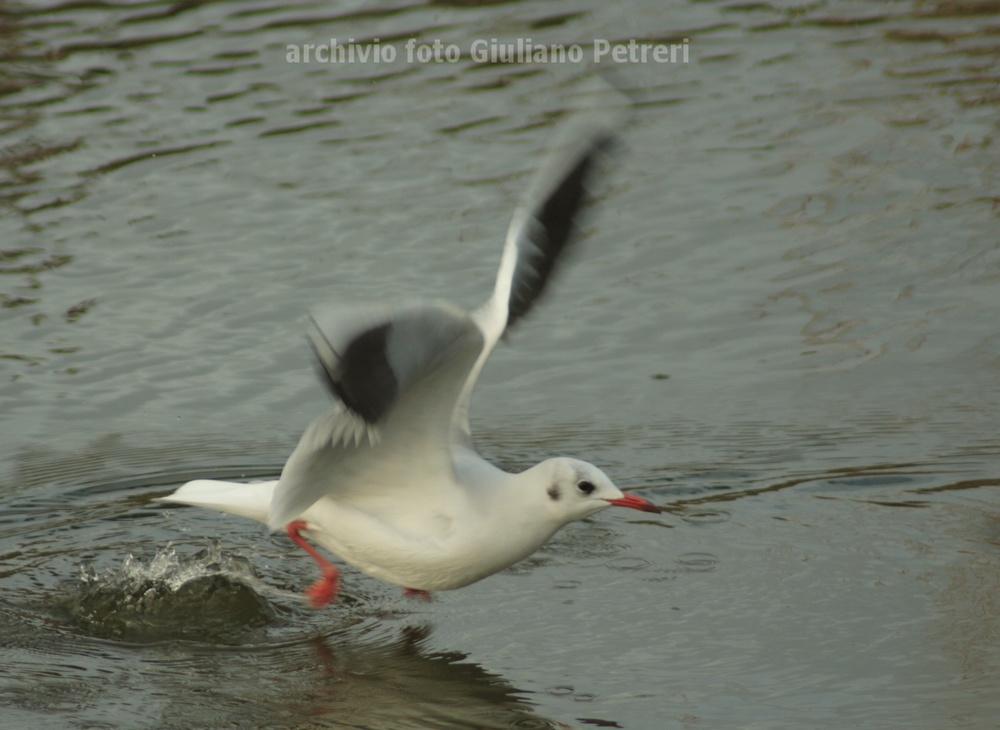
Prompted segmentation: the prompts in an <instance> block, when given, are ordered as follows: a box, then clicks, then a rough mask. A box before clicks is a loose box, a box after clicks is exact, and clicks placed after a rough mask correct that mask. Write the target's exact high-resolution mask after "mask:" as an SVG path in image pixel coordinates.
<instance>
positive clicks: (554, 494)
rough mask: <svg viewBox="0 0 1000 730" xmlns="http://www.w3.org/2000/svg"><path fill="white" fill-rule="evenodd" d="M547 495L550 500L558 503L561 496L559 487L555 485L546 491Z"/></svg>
mask: <svg viewBox="0 0 1000 730" xmlns="http://www.w3.org/2000/svg"><path fill="white" fill-rule="evenodd" d="M546 494H548V495H549V498H551V499H552V501H553V502H558V501H559V497H560V496H561V495H560V494H559V487H557V486H556V485H555V484H553V485H552V486H551V487H549V488H548V489H547V490H546Z"/></svg>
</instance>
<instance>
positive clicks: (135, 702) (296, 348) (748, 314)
mask: <svg viewBox="0 0 1000 730" xmlns="http://www.w3.org/2000/svg"><path fill="white" fill-rule="evenodd" d="M331 38H337V39H340V40H341V41H347V39H349V38H353V39H355V41H356V42H357V43H358V44H359V45H360V46H363V45H365V44H368V45H371V44H373V43H374V42H375V39H379V43H380V44H382V45H383V46H388V45H391V46H393V47H395V48H398V49H399V51H398V54H397V58H396V60H395V61H393V62H385V63H381V62H380V63H372V62H367V63H364V62H355V63H349V62H343V63H323V62H316V61H312V62H309V63H291V62H289V61H288V58H287V56H288V53H289V49H288V47H289V46H290V45H292V46H295V47H296V48H301V47H302V45H303V44H328V43H329V41H330V39H331ZM494 38H495V39H498V41H499V42H516V40H517V39H519V38H520V39H531V41H532V42H533V43H535V44H556V43H559V44H566V45H569V44H579V45H580V46H581V49H582V52H583V54H584V57H585V60H586V61H587V62H581V63H540V62H538V63H536V62H532V61H530V60H528V61H525V62H515V63H480V62H477V61H476V60H475V59H474V58H472V55H471V49H472V44H473V43H474V42H475V41H477V40H486V41H488V40H489V39H494ZM409 39H414V40H413V41H412V43H414V44H420V45H427V46H431V45H432V44H433V43H434V42H435V41H440V42H441V44H442V46H447V45H454V46H457V47H458V49H459V51H460V57H459V59H458V60H457V61H455V62H447V61H445V62H439V63H436V62H426V63H422V62H419V61H417V60H414V61H413V62H409V61H408V60H407V57H406V52H405V50H404V49H405V44H406V43H407V41H408V40H409ZM629 39H639V40H640V41H642V42H643V43H645V44H647V45H648V44H656V43H662V44H684V43H685V41H684V39H687V42H686V47H687V50H688V53H689V60H688V62H687V63H683V62H677V63H673V64H670V63H659V64H658V63H653V62H647V63H641V62H628V61H625V62H620V63H615V62H611V61H609V60H607V59H606V60H605V62H604V63H602V64H601V65H602V67H603V68H607V69H613V70H614V72H615V75H616V77H617V78H618V81H619V83H620V84H622V85H623V86H625V87H626V88H628V89H629V90H630V91H631V92H632V93H633V94H634V96H635V98H636V100H637V111H636V114H635V118H634V121H633V124H632V125H631V127H630V128H629V129H628V130H627V132H626V135H625V136H626V140H627V146H628V151H627V152H626V154H624V155H623V156H622V158H621V160H620V161H619V164H618V167H617V169H616V170H615V172H614V175H613V176H612V178H611V179H610V185H609V188H608V190H607V191H606V192H605V193H604V194H603V195H602V197H601V200H600V203H599V206H598V211H597V214H596V215H595V216H594V217H593V218H592V219H591V220H590V222H589V223H588V226H587V234H586V241H585V244H584V245H583V246H582V247H581V250H580V251H579V252H578V255H576V256H575V257H573V259H572V260H571V261H570V262H568V265H567V266H566V267H565V269H564V270H563V271H562V275H561V276H560V278H559V280H558V281H557V282H556V284H555V285H554V286H553V288H552V291H551V293H550V295H549V296H548V297H547V298H546V299H545V300H544V301H543V302H542V304H541V305H540V306H539V308H538V309H537V310H536V311H535V312H534V313H533V315H532V316H531V317H530V318H528V319H527V321H525V322H524V323H522V324H521V325H520V326H519V328H518V329H517V331H516V332H514V333H512V336H511V337H510V338H509V342H508V343H506V344H505V345H504V346H503V347H502V348H501V349H500V350H499V351H498V352H497V353H496V355H495V356H494V358H493V361H492V362H491V364H490V367H489V368H488V370H487V372H486V375H485V378H484V382H483V383H482V387H481V389H480V391H479V394H478V400H477V402H476V408H475V413H474V420H475V423H474V425H475V427H476V428H477V430H478V434H479V441H480V446H481V448H482V450H483V452H484V453H485V454H486V455H488V456H489V457H490V458H492V459H494V460H496V461H497V462H499V463H501V464H502V465H504V466H505V467H507V468H511V469H520V468H524V467H526V466H528V465H530V464H532V463H534V462H535V461H538V460H540V459H541V458H544V457H546V456H549V455H553V454H567V455H576V456H580V457H583V458H586V459H588V460H590V461H593V462H595V463H597V464H600V465H602V466H604V467H605V468H606V469H607V471H608V472H609V473H611V474H612V476H613V477H614V478H615V479H616V481H618V482H619V484H621V485H622V486H624V487H626V488H629V489H638V490H640V493H641V494H643V495H644V496H646V497H648V498H650V499H652V500H654V501H655V502H657V503H658V504H660V505H661V506H662V507H663V508H664V509H665V513H664V515H662V516H659V517H657V516H651V515H639V514H638V513H635V514H632V513H630V514H622V513H620V512H617V513H614V514H609V513H607V512H606V513H602V514H601V515H600V516H598V517H597V518H595V519H593V520H591V521H589V522H587V523H585V524H582V523H578V524H575V525H572V526H570V527H569V528H567V529H566V530H564V531H563V532H562V533H560V534H559V535H558V536H557V537H556V539H555V540H554V541H553V542H552V543H551V544H550V545H548V546H546V547H545V548H544V549H543V550H542V551H540V552H539V553H538V554H537V555H535V556H533V557H532V558H531V559H529V560H527V561H525V562H524V563H521V564H519V565H517V566H515V567H514V568H512V569H510V570H508V571H506V572H505V573H502V574H500V575H497V576H494V577H491V578H489V579H487V580H485V581H483V582H481V583H479V584H476V585H474V586H471V587H469V588H467V589H463V590H462V591H457V592H451V593H442V594H438V595H437V596H436V597H435V600H434V602H433V603H430V604H425V603H422V602H418V601H411V600H406V599H404V598H403V597H402V596H401V595H400V594H399V593H398V592H397V590H396V589H394V588H393V587H391V586H387V585H385V584H382V583H379V582H378V581H375V580H373V579H369V578H367V577H366V576H363V575H360V574H357V573H354V572H348V573H347V574H346V576H345V591H344V595H343V597H342V599H341V601H340V602H339V603H338V604H337V605H335V606H333V607H331V608H329V609H326V610H323V611H319V612H317V611H313V610H311V609H309V608H308V607H307V606H306V605H305V604H304V603H303V601H302V599H301V597H300V596H301V591H302V589H303V588H304V587H306V586H307V585H308V584H309V583H310V582H311V581H312V580H313V579H314V578H315V575H314V570H315V567H314V565H313V564H312V563H311V561H309V560H308V558H307V557H306V556H304V555H302V554H301V551H299V550H298V549H297V548H295V546H294V545H292V544H291V543H290V542H289V541H288V540H287V538H284V537H282V536H280V535H275V536H269V535H267V534H266V532H265V531H264V529H263V528H262V527H261V526H259V525H256V524H253V523H249V522H246V521H242V520H240V519H237V518H233V517H226V516H223V515H218V514H215V513H212V512H207V511H199V510H194V509H183V508H170V507H164V506H162V505H160V504H158V503H155V502H153V501H152V500H153V499H154V498H155V497H157V496H161V495H163V494H166V493H168V492H169V491H170V490H171V489H173V488H175V487H176V486H177V485H178V484H179V483H182V482H183V481H185V480H186V479H188V478H191V477H193V476H215V477H222V478H246V479H253V478H263V477H273V476H274V475H275V474H277V473H278V471H279V470H280V468H281V465H282V463H283V461H284V459H285V458H286V456H287V455H288V453H289V451H290V449H291V448H292V446H293V445H294V443H295V442H296V440H297V438H298V435H299V434H300V433H301V431H302V429H303V428H304V427H305V425H306V424H307V423H308V422H309V421H310V420H311V419H312V418H314V417H315V416H316V415H317V414H318V413H320V412H321V411H322V409H323V408H324V407H325V405H326V402H325V396H324V395H323V392H322V389H321V387H320V386H319V384H318V383H317V382H316V380H315V377H314V373H313V370H312V366H311V363H310V361H309V353H308V351H307V348H306V347H305V345H304V339H303V336H302V332H303V323H304V319H305V313H306V311H307V309H308V308H309V307H311V306H314V305H316V304H318V303H321V302H324V301H327V300H331V299H339V300H348V301H350V300H370V299H384V298H392V297H403V298H406V297H415V296H432V297H445V298H449V299H452V300H454V301H456V302H458V303H459V304H461V305H463V306H471V305H474V304H476V303H477V302H478V301H479V300H480V299H481V298H482V297H483V292H484V291H485V290H486V288H487V287H488V286H489V285H490V281H491V277H492V275H493V272H494V267H495V263H496V259H497V255H498V248H499V244H500V241H501V238H502V235H503V231H504V229H505V226H506V223H507V219H508V216H509V214H510V211H511V210H512V208H513V205H514V203H515V202H516V200H517V197H518V195H519V191H520V190H521V188H522V187H523V185H524V184H525V182H526V180H527V179H528V177H529V175H530V173H531V171H532V169H533V168H534V166H535V164H536V162H537V159H538V155H539V152H540V151H541V150H542V149H543V148H544V145H545V140H546V138H547V134H548V133H549V131H550V130H551V128H552V126H553V125H554V124H555V122H556V121H557V120H558V118H559V117H560V113H561V112H562V111H563V110H565V109H566V108H568V107H570V106H572V105H573V104H574V103H576V102H577V101H578V100H579V97H580V95H581V93H582V92H581V88H582V87H583V86H584V82H585V80H586V78H587V77H588V76H589V75H590V74H591V72H592V64H591V63H589V61H590V60H591V59H592V58H593V54H594V50H595V49H596V48H598V47H599V46H600V42H601V41H602V40H606V41H612V42H616V41H628V40H629ZM998 39H1000V4H998V3H996V2H992V1H991V0H975V1H973V0H940V2H934V1H932V0H928V1H917V0H914V1H912V2H909V1H900V2H881V1H875V0H869V1H867V2H864V1H860V0H859V1H857V2H851V1H847V2H824V1H823V0H820V1H819V2H796V1H794V0H788V1H785V0H778V1H776V2H765V3H740V2H726V1H725V0H720V1H718V2H711V1H709V2H704V1H702V2H676V3H663V2H653V1H652V0H646V1H641V0H624V1H623V2H616V3H601V2H598V1H597V0H591V1H588V2H568V1H565V2H564V1H563V0H550V1H549V2H541V0H537V1H536V2H517V1H510V2H488V1H487V0H479V1H476V2H472V1H467V2H459V1H458V0H452V1H450V2H449V1H441V2H424V3H412V2H410V3H407V2H380V3H374V2H360V1H356V2H318V1H317V0H312V1H309V0H307V1H306V2H295V3H287V4H279V3H275V2H270V3H268V2H252V1H250V0H234V1H232V2H224V3H223V2H181V3H171V2H160V1H158V0H147V1H143V2H128V1H127V0H123V1H121V2H108V3H75V2H66V3H51V2H49V3H46V2H21V3H9V2H0V58H2V63H0V275H2V276H0V457H2V459H3V467H2V470H0V643H2V645H3V661H2V662H0V707H2V717H3V724H4V727H5V728H7V727H9V728H29V727H30V728H40V727H46V728H48V727H52V728H57V727H59V728H61V727H67V728H69V727H78V728H83V727H87V728H91V727H102V728H145V727H149V728H165V727H166V728H189V727H206V728H222V727H237V726H238V727H261V728H263V727H268V728H273V727H295V728H303V727H353V728H444V727H448V728H485V727H519V728H533V727H538V728H548V727H621V728H633V729H635V728H638V729H642V728H663V727H668V728H695V727H697V728H733V727H741V728H804V727H810V728H831V729H832V728H845V727H862V728H886V727H907V728H951V727H956V728H993V727H995V726H996V718H997V717H1000V693H998V692H997V687H998V686H1000V587H998V584H1000V569H998V555H1000V495H998V486H1000V436H998V434H1000V428H998V427H1000V326H998V322H1000V316H998V314H1000V288H998V286H1000V246H998V240H1000V239H998V230H1000V226H998V212H997V211H998V209H1000V185H998V172H1000V155H998V150H997V139H998V129H997V119H998V116H997V109H998V104H1000V92H998V89H1000V75H998V72H997V68H998V66H997V58H998V56H1000V41H998Z"/></svg>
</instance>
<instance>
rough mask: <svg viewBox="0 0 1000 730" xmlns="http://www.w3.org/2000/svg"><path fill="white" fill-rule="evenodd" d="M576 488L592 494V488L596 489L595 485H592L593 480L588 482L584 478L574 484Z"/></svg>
mask: <svg viewBox="0 0 1000 730" xmlns="http://www.w3.org/2000/svg"><path fill="white" fill-rule="evenodd" d="M576 488H577V489H579V490H580V491H581V492H583V493H584V494H593V493H594V490H595V489H597V487H595V486H594V484H593V482H588V481H586V480H584V481H582V482H580V483H578V484H577V485H576Z"/></svg>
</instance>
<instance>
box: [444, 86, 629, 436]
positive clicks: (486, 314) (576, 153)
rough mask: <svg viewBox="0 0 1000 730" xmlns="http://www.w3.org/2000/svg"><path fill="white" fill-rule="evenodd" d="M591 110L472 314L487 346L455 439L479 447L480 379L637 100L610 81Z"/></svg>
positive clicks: (519, 218)
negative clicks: (475, 396)
mask: <svg viewBox="0 0 1000 730" xmlns="http://www.w3.org/2000/svg"><path fill="white" fill-rule="evenodd" d="M598 83H599V84H600V88H599V89H598V90H597V93H596V94H592V95H591V98H590V99H589V102H590V106H588V107H585V108H583V109H581V110H579V111H578V112H576V113H574V114H572V115H571V117H570V119H569V121H568V122H567V123H566V124H565V125H563V127H561V128H560V130H559V131H558V132H557V134H556V136H555V140H554V143H553V145H552V147H551V148H550V150H549V152H548V154H547V157H546V159H545V160H544V161H543V163H542V166H541V167H540V168H539V170H538V172H537V173H536V175H535V177H534V179H533V181H532V182H531V184H530V185H529V187H528V189H527V190H526V191H525V194H524V196H523V197H522V198H521V201H520V203H519V204H518V206H517V208H516V209H515V210H514V216H513V218H512V219H511V222H510V226H509V227H508V229H507V237H506V239H505V241H504V246H503V251H502V253H501V255H500V268H499V270H498V271H497V278H496V283H495V284H494V287H493V292H492V294H491V296H490V298H489V299H488V300H487V301H486V303H485V304H483V305H482V306H481V307H480V308H479V309H477V310H476V311H475V312H473V313H472V318H473V320H474V321H475V322H476V324H478V325H479V327H480V329H482V331H483V336H484V338H485V343H484V346H483V349H482V352H481V353H480V354H479V357H478V359H477V360H476V363H475V364H474V365H473V367H472V371H471V372H470V373H469V376H468V378H467V380H466V383H465V387H464V388H463V390H462V394H461V396H460V397H459V400H458V404H457V407H456V409H455V419H454V424H453V433H452V439H453V440H454V441H455V442H456V443H463V444H465V445H467V446H469V447H471V446H472V435H471V434H472V432H471V429H470V427H469V402H470V400H471V399H472V391H473V390H474V389H475V386H476V381H477V380H478V378H479V374H480V372H481V371H482V369H483V366H484V365H485V364H486V360H487V359H489V356H490V354H491V353H492V352H493V348H494V347H496V344H497V342H498V341H499V340H500V338H501V336H502V335H503V334H504V332H505V331H506V330H507V329H508V328H509V327H510V326H511V325H513V324H514V323H515V322H517V321H518V320H519V319H520V318H521V317H523V316H524V315H525V314H527V313H528V311H529V310H530V309H531V307H532V305H534V303H535V301H536V300H537V299H538V297H539V296H540V295H541V294H542V292H543V291H544V290H545V287H546V285H547V284H548V282H549V281H550V280H551V277H552V273H553V271H554V269H555V265H556V261H557V260H558V258H559V257H560V255H562V254H563V253H564V252H565V251H566V250H567V249H568V248H570V247H571V246H572V244H573V243H574V241H575V240H576V239H577V235H576V234H577V230H578V228H579V222H580V217H581V213H583V212H584V209H585V208H586V207H587V203H588V202H589V200H590V198H591V195H590V190H589V189H590V187H591V186H592V184H593V182H594V178H595V173H596V172H597V169H598V167H599V166H600V165H599V162H600V161H601V158H602V157H603V156H605V155H606V154H607V153H608V152H609V150H610V148H611V147H612V146H613V145H614V143H615V142H616V141H617V133H618V131H619V129H620V128H621V126H622V125H623V123H624V120H625V118H626V117H627V114H628V111H629V110H630V108H631V105H632V104H631V100H630V99H628V97H626V96H625V95H624V94H623V93H621V92H620V91H619V90H617V89H616V88H614V87H612V86H610V85H609V84H607V83H605V82H604V81H598Z"/></svg>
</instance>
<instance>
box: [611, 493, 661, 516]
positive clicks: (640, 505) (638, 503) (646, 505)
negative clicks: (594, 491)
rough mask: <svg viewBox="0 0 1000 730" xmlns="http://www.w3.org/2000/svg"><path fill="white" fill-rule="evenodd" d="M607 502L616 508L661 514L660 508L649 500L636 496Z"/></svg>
mask: <svg viewBox="0 0 1000 730" xmlns="http://www.w3.org/2000/svg"><path fill="white" fill-rule="evenodd" d="M605 501H606V502H610V503H611V504H613V505H614V506H615V507H628V508H629V509H637V510H639V511H640V512H656V513H659V512H660V508H659V507H657V506H656V505H655V504H653V503H652V502H650V501H649V500H647V499H643V498H642V497H636V496H635V495H634V494H626V495H625V496H624V497H622V498H621V499H608V500H605Z"/></svg>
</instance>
